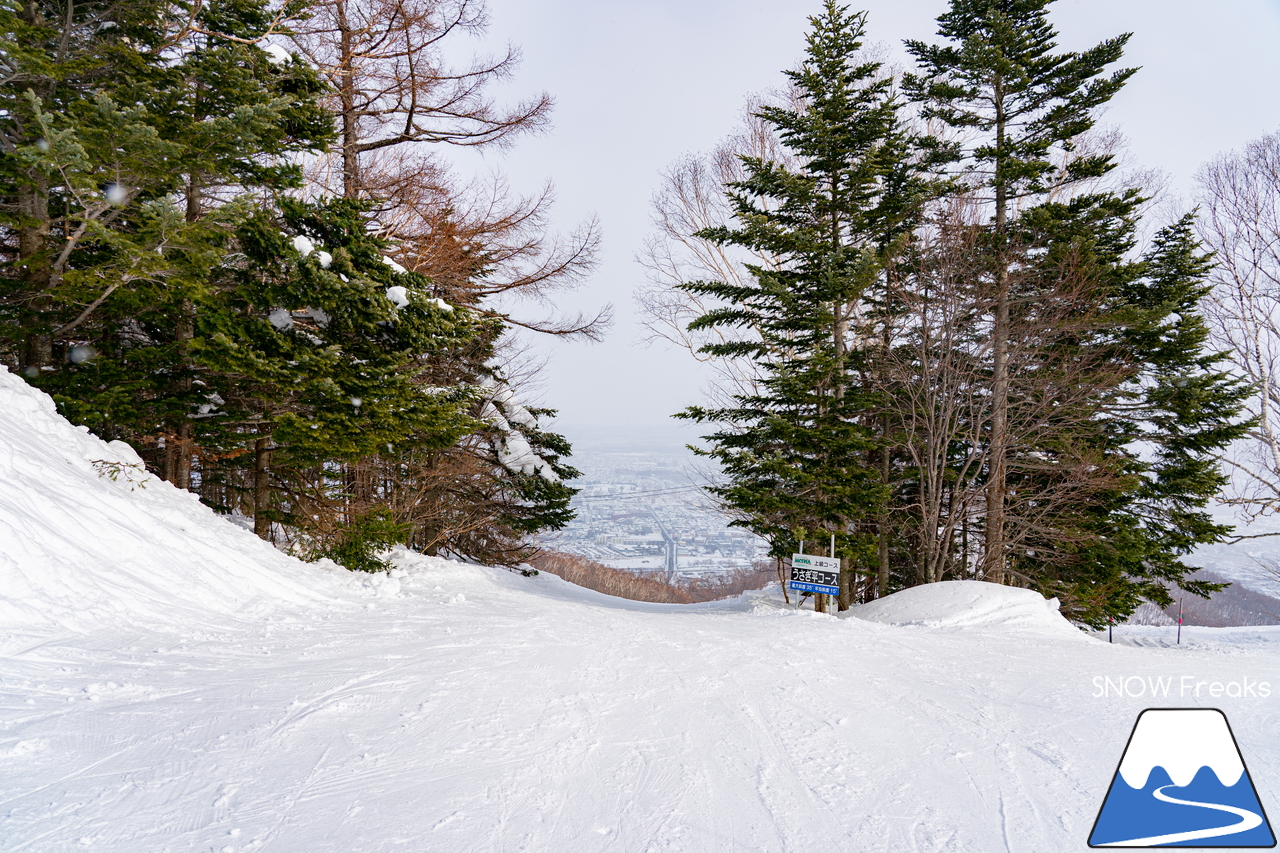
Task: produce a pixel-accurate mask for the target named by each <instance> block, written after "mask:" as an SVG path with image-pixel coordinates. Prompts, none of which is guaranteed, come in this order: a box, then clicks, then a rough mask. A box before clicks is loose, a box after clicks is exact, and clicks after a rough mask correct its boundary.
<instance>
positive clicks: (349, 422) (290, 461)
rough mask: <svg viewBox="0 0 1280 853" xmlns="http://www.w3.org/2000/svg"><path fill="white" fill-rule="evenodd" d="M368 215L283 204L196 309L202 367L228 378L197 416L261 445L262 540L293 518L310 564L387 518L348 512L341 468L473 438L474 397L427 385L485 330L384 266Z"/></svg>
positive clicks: (419, 283)
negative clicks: (307, 542) (311, 556)
mask: <svg viewBox="0 0 1280 853" xmlns="http://www.w3.org/2000/svg"><path fill="white" fill-rule="evenodd" d="M367 207H368V204H367V203H361V202H352V201H347V200H333V201H329V202H325V203H315V204H304V203H302V202H297V201H293V200H289V199H282V200H281V201H280V212H279V215H278V217H277V216H271V215H270V214H268V213H265V212H264V213H260V214H258V215H257V216H255V217H254V218H253V219H252V220H250V221H249V222H247V223H246V224H245V225H244V226H242V227H241V228H240V229H239V230H238V232H237V239H236V246H237V248H238V249H239V251H238V252H237V253H234V254H232V255H229V256H228V260H227V262H226V264H225V265H224V269H223V273H224V276H225V278H224V286H223V288H222V289H220V290H219V291H218V292H217V293H215V294H213V295H212V297H211V302H212V303H213V304H211V305H209V306H205V305H197V306H196V312H195V314H196V318H197V319H196V330H195V335H194V336H193V339H192V346H191V350H192V360H193V362H194V363H195V364H196V365H197V366H198V367H199V368H201V369H202V370H204V371H207V373H208V374H209V375H214V376H217V377H220V378H221V379H222V380H224V382H223V384H222V386H221V387H220V388H219V389H218V392H217V397H216V398H212V397H211V398H210V401H209V404H207V405H206V406H205V407H204V408H205V411H204V412H203V413H202V414H203V415H204V417H205V418H207V419H209V420H211V421H213V422H215V423H218V424H219V426H220V428H221V431H222V433H221V434H222V439H223V442H224V443H225V444H227V445H229V447H228V452H230V451H232V450H234V449H235V447H236V446H237V445H238V446H239V447H240V448H241V449H243V448H244V447H245V446H246V444H247V445H250V446H252V448H253V453H252V456H251V457H249V458H251V459H252V460H253V498H252V502H251V506H252V510H253V513H254V519H255V530H256V532H258V533H259V535H262V536H266V535H267V534H268V530H269V528H268V523H269V522H271V521H277V520H278V521H283V522H285V523H288V524H291V525H293V526H296V527H299V528H301V529H302V530H303V531H305V532H306V534H307V535H308V536H310V537H311V539H312V540H313V544H314V546H315V548H319V549H320V551H318V552H316V551H315V548H313V552H316V553H322V552H323V550H324V548H325V547H328V545H329V544H331V543H332V542H334V541H338V542H346V541H348V540H349V539H350V536H351V535H352V530H358V529H360V528H361V526H362V525H363V527H364V528H366V529H369V530H371V529H372V527H371V526H370V525H371V524H372V523H373V522H374V521H376V520H377V518H379V517H381V514H382V513H383V510H384V509H385V502H381V501H371V502H369V503H367V504H355V503H353V502H352V501H351V500H350V498H351V493H352V492H353V491H354V490H355V489H356V488H357V485H358V484H357V483H355V482H353V481H351V479H350V478H349V477H348V473H349V472H348V470H347V469H346V468H344V467H343V466H344V465H346V464H350V463H352V462H356V461H358V460H361V459H365V458H370V457H375V456H377V455H378V454H385V455H387V456H388V457H391V458H394V457H395V456H396V455H397V454H398V453H402V452H406V451H413V450H418V451H421V450H427V449H437V448H441V447H447V446H450V445H452V444H453V443H455V442H457V441H458V440H459V439H460V438H462V437H463V436H465V435H467V434H468V433H470V432H472V431H473V430H475V429H476V428H477V426H478V423H477V422H476V420H475V419H473V418H472V417H470V416H469V415H468V413H467V410H468V408H469V406H470V403H471V400H472V398H473V391H472V389H470V388H468V387H466V386H457V385H451V384H438V383H437V382H435V381H433V373H434V371H433V364H435V363H438V362H440V361H447V360H449V359H450V358H451V355H450V353H451V351H453V350H456V349H459V348H461V347H464V346H465V345H466V344H467V343H468V341H469V340H470V339H472V338H473V337H474V336H475V335H476V334H477V326H479V325H482V324H483V322H482V321H480V320H479V319H478V318H476V317H475V316H474V315H472V314H471V313H470V312H466V311H463V310H461V309H455V308H454V307H453V306H451V305H448V304H447V303H444V302H442V301H440V300H438V299H435V298H434V297H433V296H431V295H430V289H429V283H428V282H426V281H425V280H424V279H422V277H421V276H417V275H415V274H413V273H409V272H406V271H404V270H403V269H399V268H397V265H395V264H394V262H390V261H389V260H388V259H387V258H386V256H385V252H386V251H387V247H386V244H385V243H384V242H383V241H381V240H379V239H378V238H377V237H375V236H374V235H373V234H372V233H370V222H369V218H368V215H367ZM242 458H244V457H242ZM244 479H246V478H240V481H241V482H243V480H244ZM379 497H380V496H379ZM396 521H397V522H398V521H399V520H398V519H396ZM373 526H377V525H373ZM410 532H411V531H406V532H405V533H404V536H402V537H399V538H401V539H402V540H403V539H407V538H408V536H409V533H410ZM383 544H385V543H383Z"/></svg>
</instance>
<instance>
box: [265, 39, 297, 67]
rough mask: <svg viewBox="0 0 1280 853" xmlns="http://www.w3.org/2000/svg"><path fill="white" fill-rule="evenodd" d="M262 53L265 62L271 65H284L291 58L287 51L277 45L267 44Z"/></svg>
mask: <svg viewBox="0 0 1280 853" xmlns="http://www.w3.org/2000/svg"><path fill="white" fill-rule="evenodd" d="M262 52H263V53H265V54H266V55H267V62H270V63H271V64H272V65H284V64H285V63H287V62H288V61H289V60H290V59H292V58H293V57H292V56H291V55H290V53H289V51H287V50H285V49H284V48H283V47H281V46H280V45H278V44H269V45H267V46H266V47H264V48H263V49H262Z"/></svg>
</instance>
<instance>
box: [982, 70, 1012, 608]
mask: <svg viewBox="0 0 1280 853" xmlns="http://www.w3.org/2000/svg"><path fill="white" fill-rule="evenodd" d="M995 103H996V166H995V174H996V179H995V191H996V223H995V225H996V250H997V253H998V254H997V256H996V265H997V266H996V293H995V322H994V324H993V328H992V330H991V465H990V473H989V475H988V479H987V525H986V549H985V553H984V554H983V559H982V579H983V580H988V581H991V582H992V583H1004V566H1005V535H1004V520H1005V513H1004V506H1005V493H1006V484H1005V481H1006V479H1007V476H1008V470H1007V460H1008V453H1009V362H1008V356H1009V258H1008V253H1007V251H1006V246H1005V225H1006V207H1007V205H1008V190H1007V188H1006V186H1005V184H1004V182H1003V180H1002V179H1001V177H1000V175H1001V166H1002V165H1003V160H1004V156H1005V155H1004V145H1005V116H1004V100H1003V87H1002V86H1001V83H1000V81H999V80H997V81H996V84H995Z"/></svg>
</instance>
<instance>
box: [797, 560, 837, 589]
mask: <svg viewBox="0 0 1280 853" xmlns="http://www.w3.org/2000/svg"><path fill="white" fill-rule="evenodd" d="M789 585H790V587H791V589H792V590H793V591H796V592H818V593H824V594H826V595H839V594H840V561H839V560H837V559H835V558H834V557H817V556H814V555H812V554H792V555H791V582H790V584H789Z"/></svg>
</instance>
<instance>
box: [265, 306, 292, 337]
mask: <svg viewBox="0 0 1280 853" xmlns="http://www.w3.org/2000/svg"><path fill="white" fill-rule="evenodd" d="M267 319H268V320H270V321H271V325H273V326H275V327H276V328H277V329H279V330H280V331H282V332H283V331H285V330H286V329H292V328H293V315H292V314H290V313H289V312H288V311H286V310H284V309H283V308H272V309H271V313H270V314H268V315H267Z"/></svg>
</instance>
